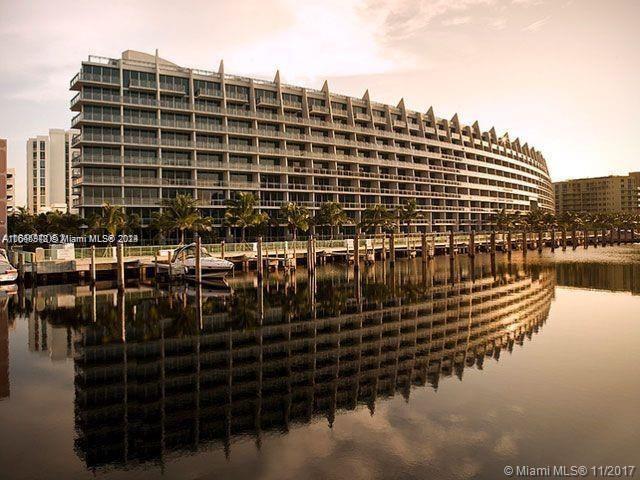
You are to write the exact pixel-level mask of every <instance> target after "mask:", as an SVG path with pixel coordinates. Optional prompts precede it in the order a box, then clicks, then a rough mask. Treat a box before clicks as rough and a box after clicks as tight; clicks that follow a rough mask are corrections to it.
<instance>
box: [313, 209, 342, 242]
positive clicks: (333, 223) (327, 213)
mask: <svg viewBox="0 0 640 480" xmlns="http://www.w3.org/2000/svg"><path fill="white" fill-rule="evenodd" d="M348 220H349V217H348V216H347V214H346V212H345V211H344V210H343V208H342V205H340V204H339V203H338V202H324V203H323V204H322V205H320V209H319V210H318V212H317V213H316V215H315V217H314V218H313V223H314V224H315V225H318V226H325V225H326V226H329V227H331V240H333V237H334V230H337V231H338V233H339V232H340V227H341V226H342V225H344V224H345V223H347V221H348Z"/></svg>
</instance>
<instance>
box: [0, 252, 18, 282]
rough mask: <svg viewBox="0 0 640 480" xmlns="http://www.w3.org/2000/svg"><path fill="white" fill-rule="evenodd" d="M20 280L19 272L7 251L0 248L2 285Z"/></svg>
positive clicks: (0, 280)
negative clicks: (10, 260)
mask: <svg viewBox="0 0 640 480" xmlns="http://www.w3.org/2000/svg"><path fill="white" fill-rule="evenodd" d="M17 279H18V270H16V269H15V268H14V267H13V265H11V262H9V258H8V257H7V251H6V250H5V249H4V248H0V283H13V282H15V281H16V280H17Z"/></svg>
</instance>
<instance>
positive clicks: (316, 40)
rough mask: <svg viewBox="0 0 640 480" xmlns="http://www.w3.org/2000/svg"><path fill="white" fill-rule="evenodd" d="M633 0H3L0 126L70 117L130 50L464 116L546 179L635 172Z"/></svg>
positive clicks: (19, 165) (638, 35) (14, 150)
mask: <svg viewBox="0 0 640 480" xmlns="http://www.w3.org/2000/svg"><path fill="white" fill-rule="evenodd" d="M639 40H640V2H639V1H635V0H609V1H604V0H602V1H591V0H389V1H384V0H353V1H351V0H321V1H316V0H246V1H245V0H233V1H223V0H204V1H189V0H183V1H181V2H177V1H175V0H172V1H165V0H154V1H147V0H136V1H135V2H129V1H107V0H102V1H92V0H85V1H82V2H81V1H69V0H56V1H50V0H48V1H40V0H34V1H30V0H22V1H17V0H15V1H14V0H0V138H7V139H8V142H9V144H8V148H9V166H12V167H15V168H16V177H17V179H16V183H17V184H16V197H17V203H18V204H24V203H25V201H26V198H25V183H26V170H25V164H26V158H25V157H26V153H25V152H26V146H25V145H26V140H27V139H28V138H29V137H31V136H35V135H41V134H46V132H47V131H48V129H49V128H69V127H70V123H71V118H72V116H73V115H72V112H71V111H70V110H69V100H70V99H71V97H72V96H73V92H70V91H69V80H70V79H71V78H72V77H73V76H74V75H75V73H77V72H78V71H79V69H80V64H81V61H82V60H85V59H86V58H87V56H88V55H89V54H92V55H100V56H105V57H112V58H117V57H119V56H120V55H121V52H123V51H124V50H127V49H132V50H140V51H145V52H148V53H154V52H155V50H156V49H158V50H159V52H160V56H161V57H163V58H166V59H167V60H170V61H173V62H174V63H177V64H179V65H181V66H184V67H193V68H200V69H205V70H217V68H218V65H219V63H220V60H221V59H224V63H225V71H226V73H230V74H235V75H242V76H252V77H258V78H265V79H273V76H274V74H275V71H276V69H279V70H280V76H281V79H282V81H283V82H285V83H290V84H295V85H300V86H306V87H310V88H321V86H322V83H323V82H324V80H325V79H326V80H328V83H329V88H330V90H331V91H333V92H336V93H341V94H346V95H352V96H355V97H361V96H362V95H363V94H364V92H365V90H366V89H369V92H370V95H371V98H372V100H374V101H378V102H383V103H390V104H397V103H398V102H399V101H400V99H401V98H404V99H405V104H406V105H407V107H408V108H410V109H412V110H418V111H422V112H426V111H427V110H428V109H429V107H430V106H433V108H434V111H435V114H436V116H438V117H443V118H451V117H452V116H453V115H454V114H455V113H458V114H459V117H460V120H461V122H463V123H467V124H471V123H473V122H474V121H475V120H477V121H478V122H479V124H480V127H481V128H482V129H483V130H489V129H490V128H491V127H495V128H496V131H497V133H498V135H501V134H502V133H504V132H508V133H509V136H510V138H511V139H515V138H516V137H518V138H520V139H521V143H524V142H528V143H529V145H532V146H534V147H535V148H537V149H538V150H540V151H541V152H542V154H543V155H544V157H545V158H546V160H547V163H548V165H549V169H550V172H551V176H552V179H553V180H554V181H557V180H564V179H567V178H575V177H587V176H601V175H610V174H626V173H627V172H629V171H638V170H640V155H639V151H638V136H637V132H636V130H637V128H638V127H639V126H640V125H639V123H640V122H639V121H638V115H637V112H638V111H640V90H639V88H638V86H639V85H640V55H638V52H637V47H638V44H639V42H638V41H639Z"/></svg>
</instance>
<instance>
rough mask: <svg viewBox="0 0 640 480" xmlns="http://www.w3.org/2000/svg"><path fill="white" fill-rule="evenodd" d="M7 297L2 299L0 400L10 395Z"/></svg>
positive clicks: (0, 320)
mask: <svg viewBox="0 0 640 480" xmlns="http://www.w3.org/2000/svg"><path fill="white" fill-rule="evenodd" d="M7 302H8V298H7V297H4V298H2V297H0V400H2V399H3V398H7V397H8V396H9V394H10V391H11V387H10V385H11V384H10V379H9V311H8V308H7Z"/></svg>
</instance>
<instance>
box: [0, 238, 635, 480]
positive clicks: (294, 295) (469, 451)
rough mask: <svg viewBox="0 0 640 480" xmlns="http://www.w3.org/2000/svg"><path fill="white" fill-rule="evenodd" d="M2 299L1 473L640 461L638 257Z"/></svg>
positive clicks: (319, 472)
mask: <svg viewBox="0 0 640 480" xmlns="http://www.w3.org/2000/svg"><path fill="white" fill-rule="evenodd" d="M230 284H231V287H232V292H221V291H216V292H213V291H207V290H203V291H202V292H199V291H197V290H196V289H194V288H183V287H173V288H171V289H168V288H154V287H153V286H140V287H138V288H134V289H128V290H127V292H126V293H125V294H119V293H118V292H117V290H115V289H113V288H109V286H100V288H98V289H97V290H91V289H90V288H89V287H77V286H71V285H67V286H50V287H46V286H45V287H39V288H37V289H33V290H32V289H27V290H21V291H20V292H18V293H17V294H11V295H6V296H4V297H0V469H1V470H0V472H2V473H1V474H0V478H11V479H13V478H92V477H100V478H109V479H110V478H155V477H160V476H164V478H180V479H182V478H225V479H234V478H265V479H270V478H274V479H275V478H277V479H284V478H291V479H294V478H296V479H298V478H336V479H339V478H340V479H342V478H353V479H358V478H363V479H369V478H445V479H447V478H451V479H462V478H486V479H499V478H506V477H505V476H504V474H503V469H504V467H505V466H506V465H512V466H516V465H530V466H547V465H587V466H591V465H616V464H617V465H637V464H638V463H640V462H639V461H640V455H639V453H638V451H639V449H638V445H640V433H639V432H640V415H639V414H638V410H637V406H638V405H639V404H640V376H638V374H637V365H638V363H639V361H640V352H639V350H638V348H637V344H638V339H639V338H640V323H639V319H640V315H639V313H640V248H638V246H627V247H607V248H605V249H602V248H601V249H590V250H588V251H583V250H582V249H579V250H577V251H575V252H571V251H568V252H565V253H556V254H555V255H551V254H543V255H541V256H540V255H538V254H537V253H531V254H529V256H528V258H527V259H526V262H523V259H522V257H521V255H519V254H514V256H513V258H512V259H511V261H509V260H508V259H507V258H506V257H503V256H498V258H497V260H496V262H495V263H492V262H491V261H490V259H489V258H488V257H487V256H479V257H478V258H476V260H475V262H473V263H472V262H470V260H469V259H468V258H466V257H465V256H460V257H458V258H457V259H456V261H455V262H453V263H450V262H449V261H448V259H446V258H444V257H441V258H437V259H436V260H435V261H433V262H430V263H429V265H428V266H426V267H424V266H423V265H422V263H421V261H420V259H415V260H406V261H399V262H398V263H397V265H396V266H395V268H390V267H389V265H385V264H376V265H375V266H372V267H367V268H363V269H362V271H361V273H360V275H359V276H357V277H355V276H354V272H353V269H348V268H347V267H345V266H339V265H329V266H326V267H322V268H319V269H318V274H317V276H316V278H315V279H310V278H309V277H308V276H307V274H306V272H305V271H304V270H299V271H298V272H297V273H296V274H295V275H285V274H282V273H278V274H271V275H269V276H268V277H267V278H266V279H265V282H264V285H263V286H262V288H258V284H257V281H256V280H255V278H254V277H253V276H240V277H236V278H232V279H230Z"/></svg>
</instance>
